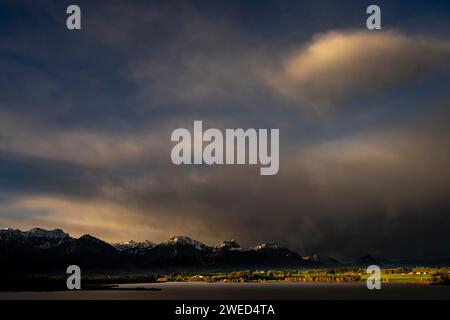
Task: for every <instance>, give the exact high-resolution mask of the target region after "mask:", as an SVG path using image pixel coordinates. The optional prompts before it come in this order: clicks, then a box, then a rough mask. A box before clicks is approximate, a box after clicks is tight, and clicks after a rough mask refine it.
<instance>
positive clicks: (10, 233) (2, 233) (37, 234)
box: [0, 228, 70, 240]
mask: <svg viewBox="0 0 450 320" xmlns="http://www.w3.org/2000/svg"><path fill="white" fill-rule="evenodd" d="M0 237H2V238H8V239H28V238H33V239H48V240H63V239H68V238H70V236H69V235H68V234H67V233H65V232H64V231H62V230H61V229H54V230H45V229H41V228H34V229H31V230H29V231H20V230H17V229H12V228H6V229H2V230H0Z"/></svg>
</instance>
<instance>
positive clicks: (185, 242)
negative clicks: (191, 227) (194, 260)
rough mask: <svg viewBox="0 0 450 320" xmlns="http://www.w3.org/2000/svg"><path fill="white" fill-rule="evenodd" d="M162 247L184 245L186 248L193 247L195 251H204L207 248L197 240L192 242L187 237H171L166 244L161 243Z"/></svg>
mask: <svg viewBox="0 0 450 320" xmlns="http://www.w3.org/2000/svg"><path fill="white" fill-rule="evenodd" d="M162 244H163V245H175V244H177V245H186V246H191V247H194V248H195V249H196V250H205V249H207V248H208V247H207V246H206V245H204V244H203V243H201V242H199V241H197V240H193V239H191V238H189V237H186V236H173V237H171V238H170V239H169V240H167V241H166V242H163V243H162Z"/></svg>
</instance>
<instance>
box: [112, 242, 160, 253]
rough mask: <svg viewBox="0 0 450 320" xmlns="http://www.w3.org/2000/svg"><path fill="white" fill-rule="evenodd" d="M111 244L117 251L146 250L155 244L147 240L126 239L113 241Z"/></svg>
mask: <svg viewBox="0 0 450 320" xmlns="http://www.w3.org/2000/svg"><path fill="white" fill-rule="evenodd" d="M112 246H113V247H114V248H116V249H117V250H119V251H125V250H148V249H152V248H153V247H154V246H155V244H154V243H153V242H150V241H148V240H145V241H134V240H131V241H128V242H119V243H113V244H112Z"/></svg>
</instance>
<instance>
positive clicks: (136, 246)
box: [0, 228, 389, 273]
mask: <svg viewBox="0 0 450 320" xmlns="http://www.w3.org/2000/svg"><path fill="white" fill-rule="evenodd" d="M388 263H389V262H388V261H387V260H385V259H376V258H373V257H372V256H370V255H365V256H363V257H361V258H359V259H358V260H355V262H354V263H352V264H351V265H361V266H367V265H369V264H388ZM71 264H76V265H79V266H80V267H81V268H82V270H85V271H88V272H90V271H92V272H98V271H100V270H101V271H108V272H112V271H113V272H122V271H131V270H133V271H144V270H145V271H148V270H153V271H157V272H173V271H194V270H196V271H197V270H209V271H217V270H239V269H268V268H313V267H314V268H316V267H317V268H319V267H336V266H342V265H343V264H341V263H340V262H338V261H337V260H335V259H333V258H323V259H322V258H320V257H319V256H317V255H314V256H308V257H302V256H301V255H300V254H298V253H296V252H294V251H292V250H290V249H288V248H286V247H284V246H281V245H277V244H270V243H263V244H260V245H257V246H255V247H253V248H242V247H241V246H240V245H239V244H238V243H237V242H236V241H234V240H231V241H224V242H222V243H221V244H219V245H216V246H207V245H205V244H203V243H201V242H199V241H196V240H193V239H191V238H189V237H186V236H174V237H171V238H170V239H169V240H167V241H164V242H161V243H159V244H155V243H152V242H150V241H144V242H136V241H130V242H125V243H113V244H109V243H107V242H104V241H102V240H100V239H97V238H95V237H93V236H90V235H84V236H82V237H80V238H73V237H71V236H70V235H69V234H67V233H65V232H64V231H63V230H60V229H55V230H44V229H39V228H35V229H32V230H29V231H20V230H15V229H2V230H0V270H1V271H8V272H18V273H24V272H26V273H35V272H52V271H54V270H65V269H64V268H66V267H67V266H68V265H71Z"/></svg>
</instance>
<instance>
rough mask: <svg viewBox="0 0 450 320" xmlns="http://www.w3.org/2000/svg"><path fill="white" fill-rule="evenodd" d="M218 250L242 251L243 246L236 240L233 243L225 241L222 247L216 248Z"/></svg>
mask: <svg viewBox="0 0 450 320" xmlns="http://www.w3.org/2000/svg"><path fill="white" fill-rule="evenodd" d="M215 248H216V249H222V250H231V251H233V250H242V248H241V246H240V245H239V244H238V243H237V242H236V241H234V240H231V241H223V242H222V243H221V244H220V245H218V246H216V247H215Z"/></svg>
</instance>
